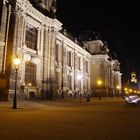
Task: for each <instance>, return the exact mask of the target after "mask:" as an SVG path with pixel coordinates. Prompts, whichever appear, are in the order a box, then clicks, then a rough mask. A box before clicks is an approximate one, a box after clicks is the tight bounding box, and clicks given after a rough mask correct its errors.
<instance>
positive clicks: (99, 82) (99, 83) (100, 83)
mask: <svg viewBox="0 0 140 140" xmlns="http://www.w3.org/2000/svg"><path fill="white" fill-rule="evenodd" d="M97 84H98V86H99V100H101V85H102V81H101V80H98V81H97Z"/></svg>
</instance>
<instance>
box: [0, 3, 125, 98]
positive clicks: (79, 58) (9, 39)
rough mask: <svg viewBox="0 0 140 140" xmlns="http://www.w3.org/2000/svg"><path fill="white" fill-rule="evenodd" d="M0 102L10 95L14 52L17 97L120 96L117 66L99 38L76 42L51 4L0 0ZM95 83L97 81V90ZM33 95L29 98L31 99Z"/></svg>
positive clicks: (117, 63)
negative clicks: (17, 64) (100, 83)
mask: <svg viewBox="0 0 140 140" xmlns="http://www.w3.org/2000/svg"><path fill="white" fill-rule="evenodd" d="M0 3H1V5H2V6H1V7H0V100H8V99H9V98H11V97H12V96H13V93H14V83H15V70H14V65H13V62H12V60H13V57H14V56H15V55H17V54H18V56H19V57H20V59H21V65H20V67H19V70H18V79H17V80H18V87H17V90H18V96H20V97H22V98H31V97H35V98H43V99H46V98H57V97H68V96H69V95H71V96H79V93H81V95H82V96H86V94H91V96H98V95H99V92H100V91H99V89H101V91H102V96H114V95H115V94H116V92H118V89H117V86H119V87H120V88H119V92H121V75H122V74H121V72H120V63H119V61H118V60H117V59H113V58H112V57H111V56H110V54H109V49H108V47H107V45H106V43H104V42H103V41H101V40H100V39H98V38H97V39H94V40H93V39H90V40H86V41H84V40H82V42H79V41H78V40H77V39H76V38H75V37H73V36H71V35H70V34H69V33H67V32H66V30H62V23H61V22H60V21H58V20H57V19H56V17H55V12H56V3H55V1H52V0H49V1H48V0H33V1H31V0H30V1H29V0H1V2H0ZM97 80H102V85H101V87H99V85H98V84H97ZM32 95H33V96H32Z"/></svg>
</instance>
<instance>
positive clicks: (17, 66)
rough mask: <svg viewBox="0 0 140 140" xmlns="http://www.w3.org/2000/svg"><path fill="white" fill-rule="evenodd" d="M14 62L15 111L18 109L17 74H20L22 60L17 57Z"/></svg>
mask: <svg viewBox="0 0 140 140" xmlns="http://www.w3.org/2000/svg"><path fill="white" fill-rule="evenodd" d="M13 62H14V68H15V92H14V98H13V109H17V73H18V68H19V65H20V62H21V60H20V59H19V58H18V56H17V55H16V57H15V58H14V60H13Z"/></svg>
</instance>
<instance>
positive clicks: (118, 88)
mask: <svg viewBox="0 0 140 140" xmlns="http://www.w3.org/2000/svg"><path fill="white" fill-rule="evenodd" d="M119 89H120V87H119V86H117V94H118V96H119Z"/></svg>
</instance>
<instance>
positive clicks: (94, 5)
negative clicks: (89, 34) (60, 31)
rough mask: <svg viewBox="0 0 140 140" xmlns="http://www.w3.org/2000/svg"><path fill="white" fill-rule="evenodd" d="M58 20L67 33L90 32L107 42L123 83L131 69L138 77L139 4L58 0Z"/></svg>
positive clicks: (91, 0)
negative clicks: (115, 55)
mask: <svg viewBox="0 0 140 140" xmlns="http://www.w3.org/2000/svg"><path fill="white" fill-rule="evenodd" d="M57 6H58V9H57V19H58V20H59V21H61V22H62V23H63V27H64V28H66V30H67V31H68V32H70V33H71V34H73V35H74V36H75V37H78V36H79V35H80V34H81V33H82V31H85V30H92V31H94V32H96V33H97V34H99V35H100V36H101V38H102V39H103V40H106V41H107V43H108V48H109V50H110V52H111V53H113V52H115V53H116V54H117V58H118V60H119V62H120V64H121V72H122V74H123V75H122V80H123V81H124V82H125V81H127V80H128V79H129V77H130V73H131V71H132V70H135V71H136V72H137V75H138V77H139V75H140V60H139V56H140V53H139V52H140V51H139V50H138V49H139V46H140V45H139V41H140V40H139V37H140V35H139V31H140V27H139V26H140V24H139V21H138V20H140V19H139V17H140V16H139V15H140V14H139V13H140V10H139V9H140V8H139V4H138V2H137V3H135V1H130V2H129V1H127V3H125V2H123V3H122V2H119V1H117V2H115V1H112V2H106V1H100V0H86V1H84V0H57Z"/></svg>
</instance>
